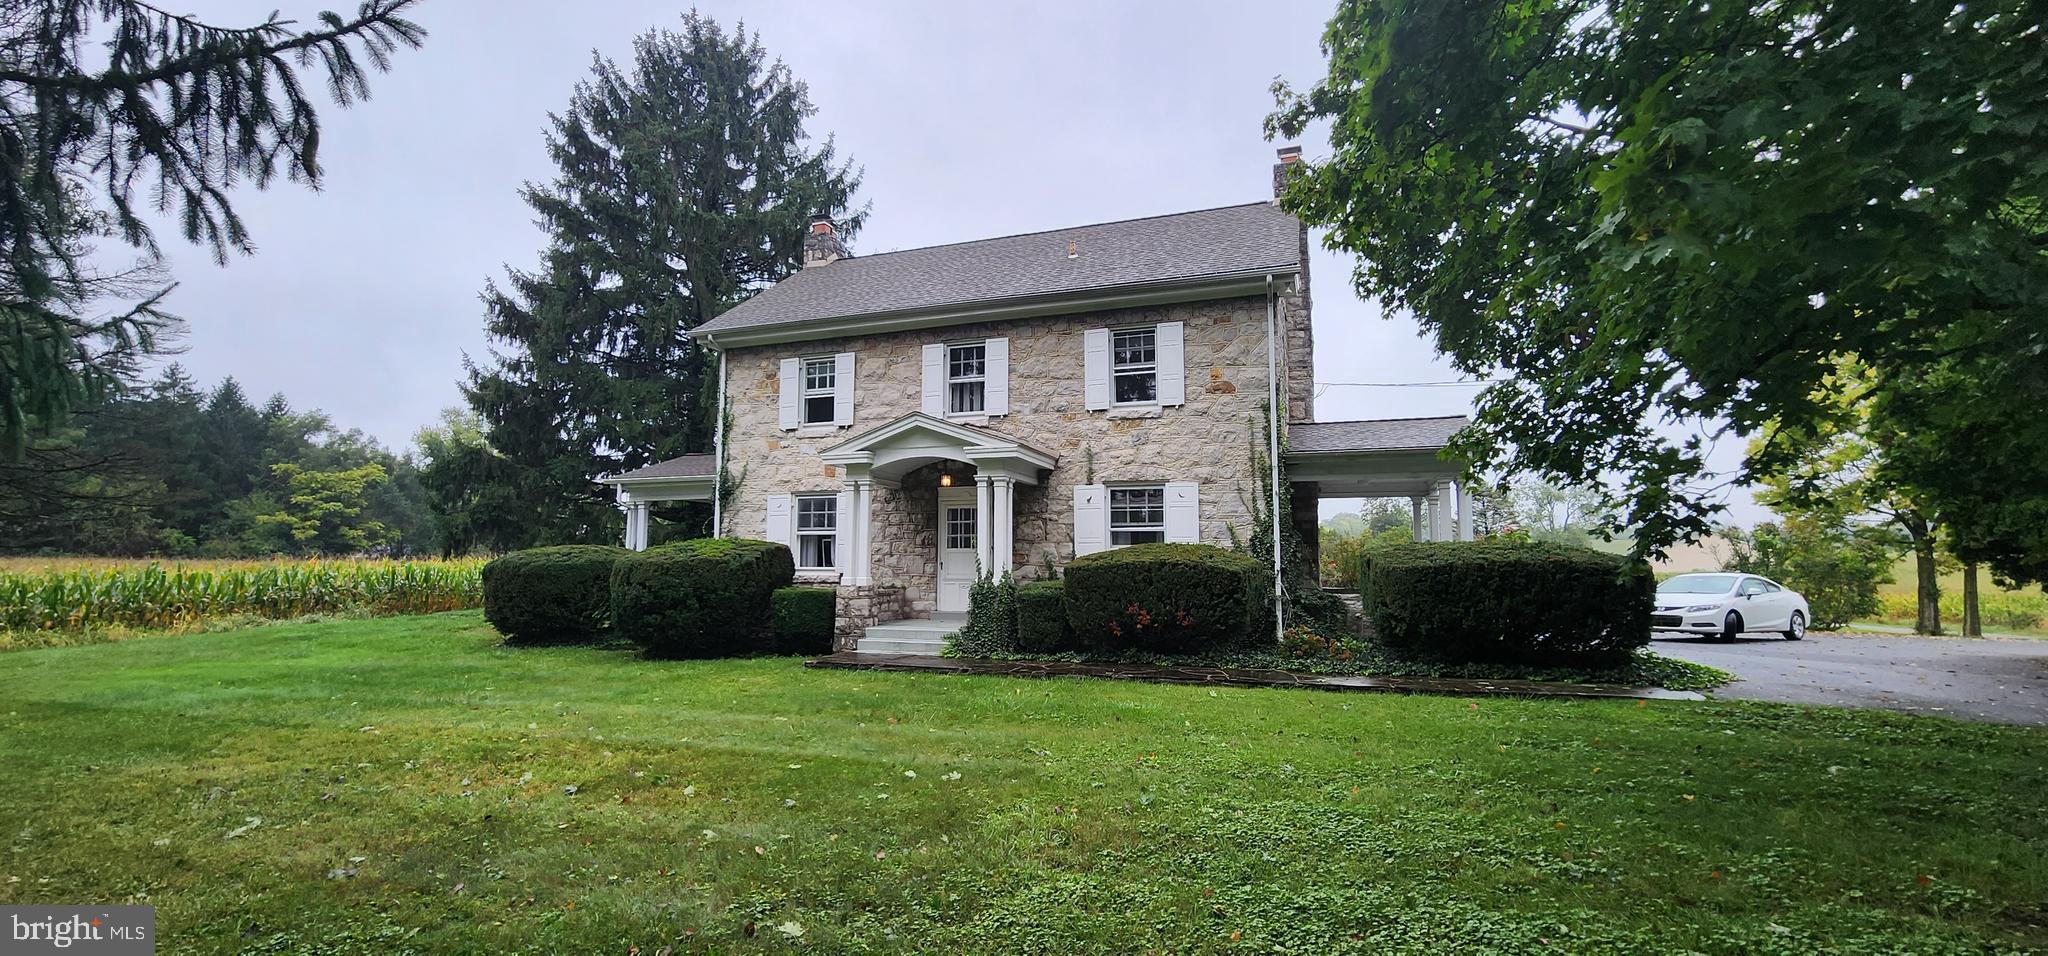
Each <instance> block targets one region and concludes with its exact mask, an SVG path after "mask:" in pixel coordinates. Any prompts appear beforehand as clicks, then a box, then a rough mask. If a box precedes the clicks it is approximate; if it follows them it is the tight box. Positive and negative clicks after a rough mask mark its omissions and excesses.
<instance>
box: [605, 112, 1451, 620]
mask: <svg viewBox="0 0 2048 956" xmlns="http://www.w3.org/2000/svg"><path fill="white" fill-rule="evenodd" d="M1299 157H1300V151H1299V149H1296V148H1291V147H1290V148H1287V149H1282V150H1280V162H1279V163H1278V164H1276V165H1275V166H1274V169H1273V187H1274V192H1275V194H1277V193H1278V191H1279V188H1280V186H1281V185H1283V184H1284V183H1285V181H1286V177H1287V176H1288V175H1289V173H1290V167H1292V165H1293V164H1294V163H1296V162H1298V161H1299ZM1308 264H1309V263H1308V232H1307V230H1306V229H1305V228H1304V227H1303V226H1302V224H1301V223H1300V222H1299V221H1297V220H1296V219H1295V218H1294V217H1292V216H1290V215H1288V214H1287V213H1286V212H1283V211H1282V210H1281V209H1280V207H1279V206H1278V205H1277V204H1276V202H1275V201H1274V200H1273V199H1263V200H1260V201H1258V202H1253V203H1247V204H1244V205H1238V206H1225V207H1222V208H1219V209H1202V210H1196V211H1194V212H1183V213H1175V214H1171V215H1164V216H1153V217H1149V218H1144V219H1132V220H1126V221H1123V222H1108V223H1100V224H1096V225H1088V226H1077V227H1074V228H1070V229H1058V230H1053V231H1050V232H1037V233H1029V234H1025V235H1016V236H1005V237H1001V238H996V239H983V240H978V241H973V242H962V243H955V244H952V245H944V246H932V247H929V248H923V249H908V250H903V251H900V252H888V253H882V254H879V255H871V256H854V255H849V254H848V252H847V251H846V249H845V248H844V247H843V245H842V244H841V242H840V241H839V238H838V237H837V235H835V230H834V225H833V223H832V221H831V220H830V219H829V218H826V217H818V218H816V219H814V220H812V222H811V226H810V232H809V233H808V235H806V237H805V248H804V268H803V269H802V270H801V271H799V272H797V273H796V274H794V275H791V276H790V277H788V278H786V279H784V280H782V281H781V282H779V283H777V284H775V285H774V286H772V287H770V288H768V289H765V290H763V291H762V292H760V293H759V294H757V295H755V296H754V297H752V298H750V299H748V300H747V301H745V302H743V303H741V304H740V305H738V306H736V307H734V308H733V309H731V310H730V311H727V312H726V313H725V314H723V315H721V316H719V317H718V318H716V319H714V320H712V321H711V322H709V323H707V324H705V325H704V326H702V327H700V328H699V329H697V330H696V332H695V334H696V335H697V336H698V337H699V340H700V341H702V342H704V343H705V344H706V345H708V346H709V347H710V348H712V349H714V350H716V351H717V353H718V355H719V391H720V394H721V396H722V397H723V400H724V402H725V403H726V405H727V407H729V409H730V412H731V414H730V419H729V423H728V424H727V425H726V426H725V427H724V428H722V429H720V432H719V436H718V440H717V443H716V450H715V451H714V452H713V453H712V454H708V455H689V456H685V457H682V458H677V459H673V460H670V461H664V462H660V463H657V464H654V465H649V466H647V467H645V468H640V469H637V470H635V471H630V472H626V473H623V474H617V475H610V476H605V477H602V478H600V479H599V480H600V481H603V482H605V483H607V484H609V485H611V486H613V487H614V488H616V489H617V492H618V500H619V502H620V504H621V506H622V507H624V508H625V510H626V516H627V522H626V546H627V547H630V548H644V547H646V544H647V528H648V506H649V503H650V502H655V501H666V500H708V501H711V502H712V503H713V509H714V518H713V526H714V528H715V529H716V532H717V533H718V534H721V535H731V536H738V537H750V538H762V539H766V540H769V541H779V542H784V543H787V544H788V545H789V547H790V550H791V552H792V553H793V554H794V555H795V557H796V564H797V568H798V572H797V574H798V581H799V582H800V583H804V582H808V583H814V584H818V585H821V586H833V587H836V588H837V589H838V592H839V599H838V607H839V614H838V618H839V619H838V625H837V641H838V644H839V646H840V648H841V649H853V648H855V647H856V646H857V647H858V648H859V649H861V650H875V651H885V652H904V653H936V649H937V647H938V646H939V645H940V644H941V643H942V642H943V640H944V638H945V636H946V635H947V634H949V633H951V632H952V631H953V630H955V629H957V627H958V625H959V623H960V621H961V620H962V619H963V616H964V614H965V612H966V610H967V592H968V587H969V585H971V584H972V583H973V581H974V580H975V579H976V576H977V575H978V574H981V573H990V574H994V575H1001V574H1003V573H1006V572H1008V573H1013V574H1015V575H1016V577H1018V578H1019V579H1032V578H1036V577H1040V576H1043V575H1045V574H1046V573H1048V569H1054V568H1058V567H1060V566H1061V565H1064V564H1065V563H1066V562H1067V561H1069V560H1071V559H1072V558H1073V557H1075V556H1076V555H1083V554H1089V553H1091V552H1095V551H1100V550H1103V549H1105V548H1115V547H1121V546H1124V545H1129V544H1138V543H1143V542H1153V541H1187V542H1201V543H1205V544H1214V545H1225V546H1227V545H1230V544H1231V543H1232V542H1233V541H1234V540H1242V539H1248V538H1249V536H1250V532H1251V530H1252V529H1251V523H1252V522H1253V521H1254V520H1255V519H1254V515H1253V507H1252V504H1253V503H1254V502H1256V501H1257V500H1259V495H1260V488H1261V487H1262V480H1264V481H1270V480H1272V475H1271V474H1267V475H1264V476H1262V475H1261V474H1259V473H1258V472H1259V470H1260V468H1261V466H1260V465H1259V464H1258V463H1257V462H1258V461H1259V460H1260V458H1262V457H1263V458H1264V459H1265V461H1266V462H1267V465H1266V466H1265V467H1267V468H1271V467H1272V462H1273V461H1274V459H1273V458H1272V457H1271V456H1270V454H1268V455H1264V456H1261V455H1258V454H1256V453H1255V452H1256V451H1257V450H1258V448H1259V446H1260V445H1261V444H1269V443H1271V442H1272V441H1273V438H1272V436H1275V435H1278V434H1285V436H1286V440H1287V446H1286V449H1285V452H1284V455H1283V456H1282V457H1281V459H1280V461H1281V462H1283V463H1284V468H1285V479H1284V480H1287V481H1289V482H1291V483H1292V491H1293V503H1294V508H1293V512H1294V513H1293V514H1291V515H1287V516H1274V518H1273V520H1275V521H1276V522H1277V521H1280V520H1291V521H1293V522H1294V523H1295V524H1296V525H1297V527H1298V528H1299V529H1300V530H1301V531H1302V533H1303V535H1304V537H1305V540H1306V541H1308V542H1310V543H1311V546H1312V544H1313V542H1314V541H1315V540H1316V533H1315V525H1316V510H1317V502H1318V499H1319V498H1321V497H1396V496H1399V497H1407V498H1410V499H1411V501H1412V502H1413V509H1414V510H1413V514H1414V520H1415V523H1416V531H1417V535H1416V537H1417V538H1418V539H1437V540H1447V539H1451V538H1453V537H1458V538H1469V537H1470V535H1471V531H1470V515H1469V512H1468V511H1467V510H1466V509H1464V508H1463V507H1462V501H1461V498H1462V497H1463V496H1462V492H1461V489H1460V488H1459V487H1458V485H1457V483H1456V478H1457V474H1458V471H1459V469H1458V468H1457V467H1456V466H1455V465H1454V464H1451V463H1447V462H1444V461H1442V460H1439V459H1438V457H1437V452H1438V451H1440V450H1441V449H1442V447H1443V446H1444V444H1445V442H1446V441H1447V439H1448V438H1449V437H1450V435H1451V434H1452V433H1453V432H1455V431H1457V430H1458V428H1460V427H1461V426H1462V425H1463V424H1464V423H1465V419H1463V418H1462V417H1449V418H1424V419H1385V420H1374V421H1348V422H1319V421H1317V420H1316V419H1315V398H1316V394H1315V382H1314V369H1315V362H1314V351H1315V335H1316V329H1315V326H1314V323H1313V321H1312V317H1311V311H1310V301H1309V283H1308ZM1275 419H1284V422H1282V421H1275ZM1276 426H1277V427H1276ZM721 456H722V457H723V459H724V460H725V461H726V463H727V468H726V469H724V475H725V477H723V478H721V470H720V469H719V468H718V467H717V466H716V462H717V461H718V460H719V459H720V457H721ZM722 480H724V481H731V482H733V483H734V484H735V487H734V488H732V489H729V490H728V489H721V488H719V487H718V485H719V483H720V482H721V481H722ZM722 492H723V493H722ZM1276 577H1277V570H1276Z"/></svg>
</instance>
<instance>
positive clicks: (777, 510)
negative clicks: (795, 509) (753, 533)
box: [761, 495, 796, 551]
mask: <svg viewBox="0 0 2048 956" xmlns="http://www.w3.org/2000/svg"><path fill="white" fill-rule="evenodd" d="M761 537H763V538H764V539H766V540H769V541H773V542H775V543H776V544H786V545H789V549H790V550H791V551H794V550H796V525H795V524H794V523H793V522H792V521H791V520H790V517H789V496H788V495H769V496H768V527H767V528H766V529H765V533H763V534H762V535H761Z"/></svg>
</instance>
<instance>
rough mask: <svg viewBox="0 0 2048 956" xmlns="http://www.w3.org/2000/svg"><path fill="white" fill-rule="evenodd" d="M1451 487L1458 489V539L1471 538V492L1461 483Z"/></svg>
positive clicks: (1466, 539) (1465, 539)
mask: <svg viewBox="0 0 2048 956" xmlns="http://www.w3.org/2000/svg"><path fill="white" fill-rule="evenodd" d="M1452 487H1454V488H1456V489H1457V491H1458V540H1460V541H1470V540H1472V492H1471V489H1469V488H1466V487H1465V486H1464V485H1463V484H1456V485H1453V486H1452Z"/></svg>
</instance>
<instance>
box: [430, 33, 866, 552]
mask: <svg viewBox="0 0 2048 956" xmlns="http://www.w3.org/2000/svg"><path fill="white" fill-rule="evenodd" d="M593 70H594V75H593V76H592V77H591V78H590V79H589V80H588V81H586V82H583V83H580V84H578V85H577V87H576V90H575V93H574V95H573V96H572V97H571V99H570V104H569V108H568V110H567V111H566V112H564V113H561V114H556V115H551V116H550V121H551V125H552V129H551V130H550V131H549V133H548V136H547V147H548V154H549V156H550V157H551V158H553V160H554V162H555V164H556V166H557V167H558V168H559V172H558V174H557V175H556V176H555V178H554V180H553V181H552V182H549V183H546V184H533V183H529V184H527V185H526V187H525V188H524V189H523V190H522V192H521V196H522V198H523V199H524V200H525V201H526V203H527V204H528V205H529V206H531V207H533V210H534V212H535V213H537V214H538V217H539V224H540V225H541V227H542V228H543V229H544V230H546V232H547V237H548V238H547V246H546V249H545V250H544V251H543V252H542V257H541V264H540V266H539V268H537V269H535V270H533V271H531V272H528V271H520V270H510V275H509V278H508V281H507V282H506V284H505V285H504V286H502V287H501V286H499V285H498V284H497V283H492V284H490V285H489V286H487V287H486V288H485V290H484V293H483V300H484V305H485V309H486V311H487V312H488V315H489V320H488V323H487V331H488V332H489V334H490V336H491V337H492V339H493V340H495V344H494V346H493V351H492V359H493V361H491V362H489V363H487V364H481V365H480V364H478V363H474V362H472V363H471V365H470V374H469V381H468V383H467V385H466V388H465V392H466V395H467V397H468V400H469V402H470V404H471V405H472V406H473V407H474V408H475V409H476V411H477V412H478V414H480V415H481V416H482V417H483V419H484V421H485V422H486V423H487V426H488V442H489V448H490V450H491V452H492V453H493V454H495V455H497V456H499V457H500V458H501V460H500V461H498V462H497V463H495V464H494V465H492V466H491V467H481V466H480V463H478V462H474V461H465V462H464V463H462V470H463V471H464V472H465V473H466V474H467V475H469V476H472V481H481V482H487V483H489V484H491V485H493V486H494V487H492V488H491V489H488V490H487V491H486V490H482V489H476V488H450V489H449V491H448V492H447V494H448V495H450V496H452V497H453V498H459V499H463V500H473V499H478V498H488V499H489V500H491V501H493V502H496V503H498V504H499V505H500V506H501V507H502V506H510V507H511V508H512V509H513V510H514V512H515V514H511V515H502V514H501V515H499V516H497V518H496V519H495V520H494V521H493V522H492V523H491V528H490V529H477V534H476V536H475V537H476V542H475V543H477V544H479V545H481V546H484V547H491V548H500V549H502V548H509V547H518V546H524V545H528V544H533V543H545V542H556V541H579V540H588V539H593V538H596V537H600V536H603V535H608V534H611V533H612V532H613V530H614V529H615V527H616V525H617V524H618V519H617V514H616V511H615V509H614V508H613V507H612V503H611V501H610V496H609V494H608V493H607V492H606V491H605V489H604V488H603V487H602V486H599V485H596V484H594V483H593V482H592V481H591V478H592V477H593V476H595V475H597V474H600V473H604V472H615V471H619V470H622V469H628V468H635V467H638V466H640V465H644V464H647V463H650V462H654V461H660V460H662V459H665V458H671V457H674V456H677V455H682V454H686V453H691V452H699V451H706V450H708V449H709V448H710V443H711V437H712V434H713V431H714V429H715V427H716V417H717V412H716V408H715V405H716V396H715V392H716V388H717V375H716V371H715V363H714V362H713V361H712V360H711V359H710V357H709V356H708V355H707V353H706V350H705V349H704V348H703V347H702V346H701V345H700V344H699V343H697V342H696V341H695V340H694V339H693V338H692V336H691V335H690V330H691V329H694V328H696V327H698V326H699V325H702V324H703V323H705V322H706V321H709V320H710V319H711V318H712V317H714V316H716V315H718V314H719V313H720V312H723V311H725V310H726V309H729V308H731V307H732V306H734V305H736V304H738V303H739V302H740V301H742V300H743V299H745V298H746V297H747V296H749V295H751V294H753V293H754V292H756V291H758V290H760V289H762V288H764V287H766V286H767V285H769V284H771V283H773V282H775V281H776V280H778V279H780V278H782V277H783V276H786V275H788V274H789V273H790V272H792V271H794V270H795V269H797V268H799V267H800V264H801V261H802V254H803V246H802V239H803V231H804V226H805V224H806V222H807V221H808V219H809V217H810V216H812V215H813V214H817V213H828V214H832V215H834V216H835V217H838V218H839V219H840V220H841V223H842V229H843V230H844V231H845V233H847V234H851V233H852V232H854V231H855V230H857V229H859V226H860V220H861V218H862V214H861V212H860V211H859V210H850V209H849V208H848V206H849V203H850V201H851V198H852V195H853V193H854V190H855V189H856V188H857V187H858V185H859V183H860V175H859V173H858V172H856V171H855V170H854V169H853V168H852V166H851V164H850V163H839V162H835V160H834V157H833V149H832V143H831V140H830V139H829V138H827V139H825V140H824V141H823V142H821V143H813V142H812V141H811V140H810V139H809V138H808V137H807V136H806V135H805V132H804V121H805V120H806V119H807V118H809V117H810V116H811V115H812V114H813V113H814V112H815V110H814V108H813V107H812V105H811V102H810V98H809V96H808V94H807V92H806V90H805V87H804V84H803V83H801V82H799V81H798V80H797V79H796V78H795V77H793V76H792V75H791V74H790V71H789V69H788V68H787V67H786V66H784V65H783V64H782V63H781V61H779V60H770V59H769V57H768V54H767V53H766V51H765V50H763V48H762V46H761V43H760V40H759V38H758V36H756V35H754V34H749V33H747V32H746V31H745V29H744V27H742V28H741V29H740V30H738V31H735V32H733V33H730V34H728V33H727V32H725V31H724V30H722V29H721V28H720V27H719V25H718V24H717V23H716V22H714V21H712V20H710V19H709V18H706V17H702V16H699V15H697V14H695V13H691V14H688V15H686V16H685V17H684V18H683V23H682V27H681V29H680V30H679V31H675V32H671V31H667V30H654V31H649V32H648V33H646V34H645V35H643V36H641V37H640V38H639V39H638V40H636V41H635V42H634V44H633V63H632V65H631V68H630V70H626V69H621V68H620V67H619V66H618V65H616V64H614V63H613V62H612V61H610V60H608V59H605V58H603V57H598V58H596V62H595V65H594V68H593ZM436 464H437V465H438V463H436ZM430 467H431V466H430ZM451 477H453V476H447V475H432V474H430V475H429V476H428V483H429V485H430V487H431V486H437V485H446V484H448V481H447V479H449V478H451ZM457 483H458V484H459V483H460V482H457Z"/></svg>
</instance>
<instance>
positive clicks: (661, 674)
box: [0, 613, 2048, 956]
mask: <svg viewBox="0 0 2048 956" xmlns="http://www.w3.org/2000/svg"><path fill="white" fill-rule="evenodd" d="M0 767H4V768H5V772H4V773H0V821H4V829H0V840H5V841H6V842H5V843H0V848H4V849H0V903H24V902H83V901H97V902H114V903H125V902H149V903H153V904H155V905H156V906H157V926H158V927H159V930H160V932H161V933H162V934H163V939H164V946H163V949H162V951H164V952H188V951H202V952H205V951H218V952H230V951H236V952H287V951H290V952H358V951H362V950H365V949H372V948H375V949H377V950H379V951H386V952H403V951H408V950H412V951H420V952H448V951H478V950H517V951H557V952H613V953H626V952H629V951H630V950H629V947H632V946H637V947H639V951H640V952H642V953H646V954H650V956H651V954H653V953H655V952H656V951H657V950H658V949H659V948H660V947H662V946H665V945H672V946H674V947H675V948H676V949H677V951H695V950H716V951H753V950H796V949H802V950H811V951H819V952H845V951H863V950H879V951H897V950H923V951H933V952H957V951H961V950H967V951H1000V952H1016V951H1023V950H1031V951H1038V952H1045V953H1054V954H1064V953H1079V952H1094V951H1102V950H1112V951H1144V950H1172V951H1176V952H1186V951H1207V950H1232V949H1240V948H1241V949H1245V950H1259V951H1267V952H1271V951H1274V950H1276V949H1278V950H1286V951H1292V952H1303V953H1322V952H1331V951H1346V950H1350V951H1357V952H1385V951H1389V950H1403V949H1413V950H1429V951H1446V950H1456V951H1467V952H1469V951H1483V950H1489V949H1493V950H1506V951H1526V950H1531V949H1540V948H1545V947H1546V946H1549V947H1557V948H1561V949H1564V950H1570V951H1581V952H1583V951H1618V952H1640V951H1645V950H1657V951H1672V950H1684V949H1697V950H1704V951H1710V952H1778V951H1801V950H1813V949H1823V948H1832V949H1837V950H1842V951H1886V952H1937V951H1978V950H1982V949H1998V948H2004V949H2015V948H2029V947H2048V904H2044V903H2043V901H2044V900H2048V806H2044V803H2048V796H2044V795H2048V731H2042V730H2029V729H2019V728H2002V727H1990V726H1978V725H1969V724H1961V723H1955V722H1950V721H1947V720H1941V719H1935V718H1925V717H1906V716H1900V715H1893V714H1883V713H1873V712H1853V713H1852V712H1845V711H1832V710H1800V709H1793V708H1787V707H1769V706H1760V705H1740V704H1734V703H1708V704H1682V703H1654V704H1648V705H1642V704H1638V703H1636V702H1632V701H1619V702H1589V701H1568V700H1531V701H1511V700H1482V701H1476V702H1475V701H1470V700H1463V699H1452V698H1435V697H1397V696H1381V695H1363V694H1332V693H1318V692H1305V691H1276V690H1229V689H1224V690H1213V691H1212V690H1208V689H1204V688H1191V687H1171V686H1155V685H1140V684H1123V683H1110V682H1099V681H1079V680H1061V681H1024V680H1009V679H1000V678H962V677H948V676H935V675H885V674H867V673H851V672H845V671H806V670H804V669H802V668H801V667H800V666H798V665H797V664H796V662H795V661H793V660H789V659H760V660H748V661H731V662H714V663H655V662H646V661H641V660H637V659H635V658H633V657H632V656H630V655H628V654H626V653H623V652H618V651H600V650H588V649H558V650H518V651H515V650H508V649H505V648H501V647H499V646H497V645H496V640H495V636H494V635H493V634H492V632H491V631H490V630H489V629H488V628H487V627H485V626H484V625H483V624H482V622H481V620H480V618H479V617H478V616H477V615H475V614H474V613H454V614H445V615H437V616H433V617H414V618H386V619H378V620H362V621H336V622H329V623H319V624H292V625H277V626H271V627H258V628H249V629H244V630H237V631H228V632H223V633H213V634H199V635H191V636H185V637H177V638H163V639H142V640H134V641H127V642H123V643H118V644H100V645H93V646H84V647H72V648H57V649H47V650H34V651H20V652H14V653H7V654H0ZM571 788H573V791H574V792H573V793H572V792H570V790H571ZM750 936H751V938H750Z"/></svg>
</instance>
